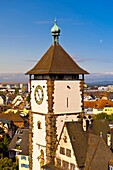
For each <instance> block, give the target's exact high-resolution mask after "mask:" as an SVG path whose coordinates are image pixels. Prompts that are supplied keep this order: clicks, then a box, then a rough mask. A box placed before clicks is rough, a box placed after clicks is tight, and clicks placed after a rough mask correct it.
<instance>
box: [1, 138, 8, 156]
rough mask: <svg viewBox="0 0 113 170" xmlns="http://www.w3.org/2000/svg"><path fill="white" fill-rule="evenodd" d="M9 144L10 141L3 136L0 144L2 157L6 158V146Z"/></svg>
mask: <svg viewBox="0 0 113 170" xmlns="http://www.w3.org/2000/svg"><path fill="white" fill-rule="evenodd" d="M9 143H10V139H9V138H8V137H6V136H4V138H3V140H2V141H1V142H0V152H1V153H3V156H7V155H8V153H9V151H8V145H9Z"/></svg>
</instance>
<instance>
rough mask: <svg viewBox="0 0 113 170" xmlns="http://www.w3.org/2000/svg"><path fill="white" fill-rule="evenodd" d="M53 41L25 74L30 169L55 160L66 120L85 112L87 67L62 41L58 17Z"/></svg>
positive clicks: (74, 118) (32, 169)
mask: <svg viewBox="0 0 113 170" xmlns="http://www.w3.org/2000/svg"><path fill="white" fill-rule="evenodd" d="M51 33H52V36H53V41H54V42H53V44H52V45H51V47H50V48H49V49H48V50H47V52H46V53H45V54H44V55H43V56H42V58H41V59H40V60H39V61H38V63H37V64H36V65H35V66H34V67H33V68H32V69H31V70H30V71H28V72H27V73H26V74H28V75H29V79H30V94H31V113H30V118H29V119H30V135H29V141H30V145H29V152H30V169H31V170H36V169H38V170H40V169H41V166H42V165H44V164H47V163H50V162H52V161H54V157H55V148H56V144H57V141H58V138H59V135H60V133H61V130H62V127H63V125H64V122H65V121H74V120H76V118H77V115H78V114H81V113H83V112H84V107H83V85H84V74H88V72H87V71H85V70H83V69H82V68H80V67H79V66H78V65H77V64H76V63H75V61H74V60H73V59H72V58H71V57H70V56H69V55H68V54H67V52H66V51H65V50H64V49H63V48H62V47H61V46H60V44H59V35H60V28H59V27H58V25H57V23H56V20H55V22H54V26H53V27H52V29H51Z"/></svg>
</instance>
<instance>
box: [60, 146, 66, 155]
mask: <svg viewBox="0 0 113 170" xmlns="http://www.w3.org/2000/svg"><path fill="white" fill-rule="evenodd" d="M60 153H61V154H62V155H65V148H63V147H60Z"/></svg>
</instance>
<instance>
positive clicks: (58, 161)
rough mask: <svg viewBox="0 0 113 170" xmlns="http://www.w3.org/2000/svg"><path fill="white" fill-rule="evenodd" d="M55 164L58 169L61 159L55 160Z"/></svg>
mask: <svg viewBox="0 0 113 170" xmlns="http://www.w3.org/2000/svg"><path fill="white" fill-rule="evenodd" d="M56 164H57V166H58V167H60V166H61V159H58V158H56Z"/></svg>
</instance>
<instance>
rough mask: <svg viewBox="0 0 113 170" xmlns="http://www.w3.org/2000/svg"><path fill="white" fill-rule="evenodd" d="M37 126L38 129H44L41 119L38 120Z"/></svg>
mask: <svg viewBox="0 0 113 170" xmlns="http://www.w3.org/2000/svg"><path fill="white" fill-rule="evenodd" d="M37 127H38V129H42V126H41V122H40V121H38V122H37Z"/></svg>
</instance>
